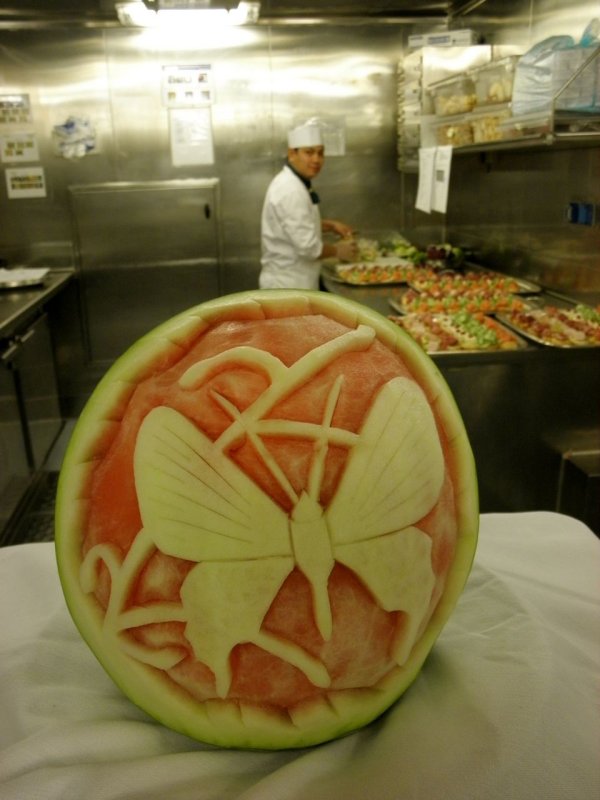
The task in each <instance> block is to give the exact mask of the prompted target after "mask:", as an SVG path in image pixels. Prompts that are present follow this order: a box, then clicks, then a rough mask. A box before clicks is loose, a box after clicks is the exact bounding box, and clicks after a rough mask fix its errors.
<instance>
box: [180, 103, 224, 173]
mask: <svg viewBox="0 0 600 800" xmlns="http://www.w3.org/2000/svg"><path fill="white" fill-rule="evenodd" d="M169 117H170V128H171V160H172V162H173V166H174V167H186V166H194V165H199V164H214V162H215V154H214V148H213V135H212V119H211V114H210V108H177V109H176V108H174V109H171V111H170V112H169Z"/></svg>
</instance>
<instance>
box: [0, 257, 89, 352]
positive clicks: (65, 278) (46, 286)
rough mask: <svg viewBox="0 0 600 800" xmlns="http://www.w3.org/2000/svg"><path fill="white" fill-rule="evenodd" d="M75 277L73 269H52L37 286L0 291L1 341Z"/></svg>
mask: <svg viewBox="0 0 600 800" xmlns="http://www.w3.org/2000/svg"><path fill="white" fill-rule="evenodd" d="M72 277H73V270H72V269H66V268H65V269H52V270H50V272H48V274H47V275H46V276H45V277H44V278H43V281H42V282H41V283H40V284H39V285H36V286H28V287H22V288H20V289H0V339H7V338H8V337H9V336H11V335H12V334H13V333H14V332H15V331H16V330H17V329H18V327H19V325H20V324H22V323H23V322H26V321H27V319H28V318H29V317H30V316H31V315H32V314H33V313H34V312H35V311H37V309H39V308H41V307H42V306H44V305H45V303H47V302H48V300H50V299H51V298H52V297H54V295H56V294H57V293H58V292H59V291H60V290H61V289H62V288H63V287H64V286H65V285H66V284H67V283H68V282H69V281H70V280H71V278H72Z"/></svg>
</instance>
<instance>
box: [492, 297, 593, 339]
mask: <svg viewBox="0 0 600 800" xmlns="http://www.w3.org/2000/svg"><path fill="white" fill-rule="evenodd" d="M594 317H596V318H597V319H595V318H594ZM496 318H497V319H498V320H499V321H500V322H501V323H502V324H504V325H506V326H507V327H509V328H511V329H512V330H514V331H515V332H517V333H518V334H520V335H521V336H524V337H525V338H527V339H529V340H530V341H532V342H536V343H537V344H541V345H544V346H547V347H562V348H573V347H575V348H579V347H600V313H599V312H596V311H594V309H592V308H591V307H590V306H586V305H584V304H582V303H580V304H577V305H572V306H559V305H550V304H546V305H527V306H525V308H523V309H521V310H519V311H513V312H503V313H501V314H497V315H496Z"/></svg>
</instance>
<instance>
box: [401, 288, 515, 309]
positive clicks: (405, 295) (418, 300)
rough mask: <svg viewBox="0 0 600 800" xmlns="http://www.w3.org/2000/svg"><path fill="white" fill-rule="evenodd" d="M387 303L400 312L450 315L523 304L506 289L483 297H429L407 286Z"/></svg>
mask: <svg viewBox="0 0 600 800" xmlns="http://www.w3.org/2000/svg"><path fill="white" fill-rule="evenodd" d="M388 303H389V304H390V306H391V307H392V308H393V309H394V311H397V312H399V313H400V314H413V313H422V314H423V313H437V314H451V313H455V312H457V311H468V312H469V313H472V314H476V313H482V314H496V313H498V312H500V311H518V310H520V309H521V308H523V307H524V306H525V304H524V302H523V300H522V299H521V298H520V297H519V296H518V295H514V294H511V293H509V292H490V293H489V294H488V295H486V296H484V295H483V294H481V293H480V294H474V295H469V294H468V293H458V294H454V295H444V296H441V297H432V296H430V295H428V294H426V293H424V292H418V291H416V290H415V289H411V288H409V289H406V290H403V291H399V292H396V293H395V294H393V295H392V296H391V297H389V298H388Z"/></svg>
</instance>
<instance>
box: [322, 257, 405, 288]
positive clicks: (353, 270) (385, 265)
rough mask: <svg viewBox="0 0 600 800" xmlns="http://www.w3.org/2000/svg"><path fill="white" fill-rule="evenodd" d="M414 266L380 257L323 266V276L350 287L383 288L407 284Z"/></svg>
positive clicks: (399, 260) (403, 261) (400, 260)
mask: <svg viewBox="0 0 600 800" xmlns="http://www.w3.org/2000/svg"><path fill="white" fill-rule="evenodd" d="M414 271H415V265H414V264H413V263H412V262H411V261H408V260H407V259H404V258H398V257H393V256H382V257H380V258H377V259H375V260H374V261H358V262H355V263H349V264H336V265H329V264H327V265H324V266H323V275H324V276H325V277H327V278H329V279H330V280H332V281H335V282H336V283H344V284H347V285H351V286H385V285H391V284H401V283H407V282H408V280H409V279H410V277H411V275H412V273H413V272H414Z"/></svg>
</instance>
